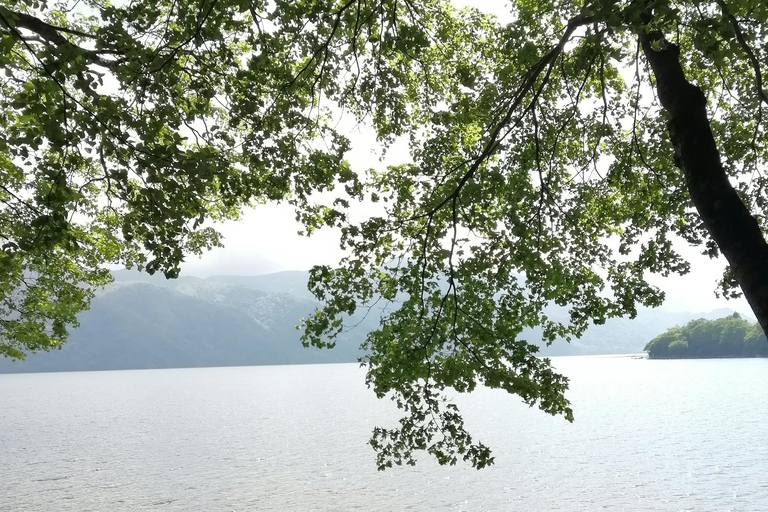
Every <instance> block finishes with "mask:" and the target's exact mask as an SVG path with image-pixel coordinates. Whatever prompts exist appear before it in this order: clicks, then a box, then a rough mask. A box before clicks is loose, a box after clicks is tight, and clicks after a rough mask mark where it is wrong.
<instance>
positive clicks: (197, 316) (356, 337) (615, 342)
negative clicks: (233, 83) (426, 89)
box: [0, 270, 733, 373]
mask: <svg viewBox="0 0 768 512" xmlns="http://www.w3.org/2000/svg"><path fill="white" fill-rule="evenodd" d="M113 275H114V277H115V280H114V282H113V283H112V284H110V285H109V286H107V287H106V288H105V289H103V290H99V292H98V293H97V295H96V297H95V298H94V300H93V303H92V305H91V309H90V310H89V311H86V312H83V313H82V314H81V315H80V316H79V321H80V327H79V328H77V329H74V330H73V331H72V333H71V335H70V340H69V342H68V343H67V344H65V345H64V347H62V348H61V349H60V350H54V351H51V352H43V353H37V354H30V355H28V356H27V359H26V360H24V361H10V360H8V359H0V373H17V372H41V371H81V370H117V369H145V368H183V367H192V366H194V367H200V366H203V367H205V366H247V365H264V364H303V363H339V362H354V361H357V360H358V358H359V357H360V356H361V355H362V352H361V350H360V348H359V346H360V344H361V343H362V342H363V341H364V339H365V335H366V334H367V333H368V332H370V331H371V330H373V329H375V328H376V327H377V326H378V322H379V317H378V315H375V314H374V315H365V314H364V312H361V313H359V314H357V315H355V316H353V317H352V318H350V319H349V325H350V326H351V325H355V324H358V323H359V324H360V325H358V327H357V328H355V329H351V330H350V331H349V332H347V333H345V334H343V335H341V336H340V338H339V340H338V342H337V345H336V348H334V349H332V350H328V349H323V350H320V349H316V348H314V347H308V348H305V347H303V346H302V345H301V343H300V340H299V337H300V333H299V331H297V330H296V326H297V325H298V324H299V323H300V321H301V318H302V317H306V316H307V315H310V314H312V312H313V311H314V309H315V308H316V307H318V306H319V304H318V303H317V302H316V301H315V300H313V297H312V295H311V293H310V292H309V291H308V290H307V289H306V283H307V278H308V273H307V272H304V271H286V272H277V273H272V274H264V275H260V276H226V275H221V276H210V277H206V278H199V277H194V276H183V277H180V278H178V279H175V280H166V279H165V278H163V277H162V276H157V275H155V276H149V275H147V274H141V273H139V272H135V271H127V270H122V271H116V272H114V273H113ZM732 312H733V311H732V310H728V309H724V310H715V311H713V312H708V313H689V312H673V311H665V310H663V309H656V310H650V309H642V310H640V311H639V313H638V318H636V319H634V320H629V319H611V320H608V321H607V322H606V323H605V324H604V325H602V326H593V327H592V328H590V329H589V330H588V331H587V333H585V335H584V336H583V337H582V338H581V339H579V340H574V341H573V342H571V343H567V342H565V341H564V340H557V341H555V342H554V343H553V344H552V345H550V346H541V348H540V355H542V356H546V357H549V356H555V355H582V354H584V355H587V354H617V353H639V352H641V351H642V348H643V347H644V346H645V344H646V343H647V342H648V341H649V340H650V339H652V338H653V337H655V336H656V335H658V334H660V333H661V332H663V331H664V330H666V329H668V328H669V327H672V326H673V325H678V324H680V323H685V322H687V321H690V320H692V319H695V318H708V319H711V318H717V317H718V316H725V315H727V314H731V313H732ZM523 337H524V338H527V339H529V340H530V341H532V342H535V341H536V340H537V339H540V333H538V332H537V330H536V329H532V330H527V331H526V332H525V333H524V336H523Z"/></svg>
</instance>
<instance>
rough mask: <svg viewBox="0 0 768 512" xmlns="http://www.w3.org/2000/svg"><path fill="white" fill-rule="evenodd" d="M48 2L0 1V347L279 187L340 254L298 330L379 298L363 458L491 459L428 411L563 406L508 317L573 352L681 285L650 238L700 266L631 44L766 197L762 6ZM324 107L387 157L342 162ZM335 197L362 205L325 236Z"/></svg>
mask: <svg viewBox="0 0 768 512" xmlns="http://www.w3.org/2000/svg"><path fill="white" fill-rule="evenodd" d="M73 5H74V2H72V4H67V3H53V2H46V1H45V0H22V1H21V2H19V1H18V0H10V1H9V0H0V66H2V67H3V69H4V70H5V72H6V78H5V79H4V81H3V82H2V85H1V87H2V91H1V93H2V94H0V102H1V104H0V112H2V114H0V127H1V128H0V136H1V137H0V147H1V149H2V155H3V156H2V158H3V159H2V160H1V161H0V172H2V173H3V176H2V180H1V181H2V184H3V189H2V190H0V202H2V208H1V209H0V236H3V237H4V238H5V240H6V242H5V245H4V249H3V256H2V258H3V259H2V260H1V261H0V265H3V269H4V271H3V272H0V276H2V277H0V286H2V289H3V297H4V298H5V302H4V306H3V307H4V310H3V311H2V315H3V316H2V319H3V321H2V332H0V336H1V338H0V350H2V351H3V352H4V353H6V354H10V355H12V356H19V355H20V349H22V348H28V349H32V350H34V349H40V348H47V347H50V346H55V345H57V344H58V343H60V342H61V341H62V340H63V339H64V336H65V329H64V325H65V324H66V323H69V322H72V321H73V319H74V313H75V312H76V311H77V310H79V309H81V308H82V307H84V306H85V305H86V303H87V300H88V292H87V289H84V288H81V287H80V286H79V283H89V284H99V283H100V282H103V280H104V278H105V277H104V273H103V268H104V264H105V263H117V262H121V263H125V264H128V265H139V266H146V268H147V269H148V270H149V271H155V270H161V271H163V272H165V273H166V274H167V275H168V276H174V275H176V274H177V273H178V264H179V262H180V261H181V260H182V258H183V254H184V253H185V252H187V251H191V252H196V251H200V250H203V249H205V248H207V247H210V246H213V245H216V244H218V243H219V238H218V236H217V234H216V233H215V231H213V230H212V229H211V228H210V227H209V225H208V224H207V223H206V221H207V220H209V219H222V218H231V217H236V216H237V213H238V211H239V208H240V207H242V206H243V205H247V204H252V203H254V202H257V201H260V200H283V199H285V200H290V201H292V202H293V203H294V204H295V205H296V206H297V217H298V218H299V219H300V220H301V221H302V222H304V224H305V225H306V230H307V232H309V233H311V232H312V231H313V230H315V229H318V228H320V227H322V226H337V227H339V228H340V229H341V232H342V238H341V244H342V246H343V247H344V248H346V249H348V251H349V256H348V257H346V258H345V259H344V260H343V261H342V262H341V265H340V267H338V268H330V267H318V268H315V269H314V270H313V273H312V278H311V284H310V288H311V290H312V291H313V292H314V293H315V295H316V296H317V297H318V299H321V300H322V301H324V303H325V307H324V308H323V309H321V310H319V311H317V312H316V314H315V315H313V316H311V317H309V318H308V319H306V321H305V322H304V342H305V343H306V344H311V345H315V346H320V347H322V346H332V345H333V343H334V339H335V337H336V336H338V335H339V333H341V332H342V331H343V329H344V325H343V324H344V318H345V317H346V315H349V314H352V313H354V312H355V311H358V310H360V309H361V308H365V307H372V305H373V304H374V303H379V304H384V303H389V304H390V311H391V313H389V314H388V315H386V316H385V317H384V319H383V320H382V323H381V328H380V329H379V330H378V331H376V332H373V333H371V334H370V335H369V336H368V338H367V341H366V343H365V348H366V349H367V350H368V352H369V354H370V355H368V356H366V357H365V358H364V360H363V363H364V364H365V365H366V366H367V368H368V384H369V385H370V386H371V387H372V388H373V390H374V391H375V392H376V394H377V395H378V396H380V397H385V396H389V397H391V398H392V399H393V400H394V402H395V403H396V404H397V406H398V407H400V408H401V409H402V410H403V413H404V416H403V419H402V420H401V422H400V425H399V426H395V427H394V428H377V429H376V430H375V431H374V437H373V440H372V445H373V446H374V448H376V449H377V450H378V454H379V458H378V464H379V467H380V468H384V467H388V466H391V465H392V464H400V463H409V464H412V463H414V461H415V459H414V450H420V449H421V450H426V451H428V452H429V453H431V454H432V455H434V456H435V457H436V458H437V459H438V460H439V461H440V462H441V463H454V462H456V461H457V460H460V459H464V460H467V461H469V462H471V463H472V464H473V465H474V466H476V467H483V466H485V465H487V464H489V463H491V462H492V461H493V458H492V457H491V455H490V451H489V449H488V448H487V447H486V446H485V445H483V444H482V443H480V442H477V441H476V440H474V439H473V438H472V437H471V435H470V434H469V432H467V431H466V429H465V428H464V424H463V421H462V418H461V416H460V414H459V413H458V411H457V410H456V408H455V406H454V405H453V404H451V403H450V402H449V401H447V397H448V396H450V394H451V393H453V392H470V391H472V390H473V389H475V387H476V386H477V385H478V384H482V385H484V386H488V387H491V388H499V389H503V390H505V391H508V392H510V393H514V394H517V395H519V396H520V397H521V398H522V399H523V400H524V401H525V402H526V403H528V404H530V405H531V406H533V405H538V407H540V408H541V409H542V410H544V411H545V412H548V413H551V414H562V415H564V416H565V417H566V418H567V419H569V420H570V419H572V411H571V408H570V405H569V403H568V401H567V400H566V398H565V397H564V391H565V390H566V387H567V379H566V378H565V377H563V376H562V375H559V374H558V373H556V372H555V371H554V370H553V368H552V366H551V364H550V362H549V361H548V360H547V359H540V358H537V357H536V347H535V346H534V345H533V344H531V343H529V342H528V341H527V340H525V339H522V337H521V333H522V332H523V330H524V329H525V328H528V327H533V326H539V327H541V329H542V336H543V339H544V341H551V340H553V339H555V338H556V337H577V336H579V335H580V334H581V333H583V332H584V330H585V329H586V328H587V327H588V326H589V325H590V324H591V323H598V324H599V323H603V322H605V320H606V319H608V318H612V317H618V316H630V317H632V316H634V315H635V314H636V312H637V308H638V305H646V306H655V305H658V304H660V303H661V302H662V300H663V293H662V292H661V291H660V290H658V289H657V288H655V287H653V286H651V285H650V284H649V283H648V281H647V280H646V278H647V276H648V274H649V273H657V274H662V275H667V274H669V273H684V272H686V271H687V270H688V264H687V263H686V262H685V261H684V260H683V259H682V258H681V257H680V255H679V254H678V253H677V251H676V249H675V246H674V245H673V241H674V240H676V239H677V238H683V239H684V240H686V241H688V242H689V243H691V244H694V245H700V246H702V247H703V250H704V251H705V252H707V253H709V254H711V255H716V254H717V252H718V248H717V245H716V244H715V243H714V242H713V241H712V239H711V238H710V237H709V235H708V234H707V231H706V229H705V227H704V225H703V223H702V221H701V219H700V218H699V216H698V215H697V213H696V211H695V209H694V208H693V205H692V203H691V199H690V196H689V194H688V190H687V188H686V183H685V178H684V176H683V173H682V172H681V171H680V169H679V168H678V167H677V165H676V164H677V163H679V162H676V157H675V154H674V151H673V148H672V145H671V144H670V142H669V140H668V138H667V136H666V133H665V131H666V120H667V115H666V113H665V112H664V109H663V108H662V107H661V105H660V103H659V99H658V98H657V96H656V93H655V90H654V89H653V88H652V87H650V85H653V84H654V83H655V82H654V80H655V79H656V78H658V77H654V76H652V73H651V71H650V69H649V67H648V65H647V62H646V60H645V59H644V58H643V52H642V51H641V45H640V43H639V39H642V38H644V37H645V38H646V39H647V38H648V36H647V34H649V33H653V34H656V35H657V36H655V37H654V39H653V42H652V43H653V47H654V50H653V51H663V50H669V49H670V48H674V49H675V51H676V52H679V59H680V63H681V64H682V66H683V69H684V71H685V72H686V74H687V76H688V78H689V79H690V80H691V81H692V82H693V83H695V84H696V85H697V86H698V87H699V88H700V89H701V91H702V93H703V95H704V96H705V98H706V100H707V101H708V104H709V111H710V112H712V113H713V117H712V123H711V127H712V131H713V133H714V136H715V141H716V142H717V144H718V147H719V148H720V150H721V154H722V159H723V162H724V165H725V167H726V171H727V172H728V173H729V176H730V180H731V182H732V183H734V184H735V185H736V186H737V187H738V190H739V193H740V194H741V197H742V199H743V201H744V202H745V203H746V204H747V205H748V206H749V207H751V208H753V209H754V210H756V211H764V210H765V207H766V205H768V201H767V199H768V196H767V195H766V187H765V185H766V178H765V177H764V176H763V175H762V173H761V170H762V169H763V168H764V164H765V159H766V151H767V149H766V144H765V140H766V128H765V123H764V122H763V115H764V110H765V106H766V105H768V99H766V93H765V91H764V85H763V82H762V74H761V66H764V64H765V62H766V61H767V60H768V44H766V42H768V34H767V33H766V32H767V31H768V28H766V27H767V25H766V22H768V5H766V3H765V2H764V1H763V0H728V1H727V2H726V0H713V1H698V0H697V1H695V2H694V1H692V0H678V1H672V2H666V1H665V2H662V1H654V0H627V1H617V0H594V1H578V2H572V1H565V0H535V1H532V0H515V1H513V2H511V5H510V6H509V7H508V9H509V12H510V19H511V22H510V23H507V24H505V23H501V22H499V21H498V20H497V19H495V18H494V17H492V16H489V15H486V14H483V13H481V12H479V11H477V10H475V9H465V10H457V9H456V8H454V7H453V6H452V5H451V4H450V3H449V2H447V1H444V0H401V1H396V0H343V1H339V0H295V1H285V0H274V1H266V0H262V1H260V0H252V1H248V0H198V1H196V2H191V1H189V0H173V1H170V0H158V1H154V2H128V3H126V4H115V5H112V4H108V3H102V2H101V1H98V0H82V1H80V2H78V3H77V8H72V7H73ZM42 20H45V21H44V22H43V21H42ZM663 36H666V37H667V38H668V39H664V37H663ZM340 112H344V114H345V115H347V116H352V118H353V119H354V120H355V121H359V122H364V123H368V124H369V125H370V126H372V128H373V129H374V130H375V132H376V134H377V136H378V138H379V140H380V141H381V143H382V148H384V149H386V148H388V147H390V145H391V144H392V143H394V142H395V141H397V140H406V141H407V142H408V143H409V145H410V151H411V157H412V161H411V162H410V163H407V164H403V165H398V166H391V167H388V168H387V169H385V170H378V171H370V172H368V173H367V174H366V173H364V172H363V170H362V169H354V170H353V169H350V168H349V166H348V164H346V163H345V161H344V160H343V157H344V153H345V151H346V150H347V149H348V141H347V139H346V138H345V137H344V136H343V134H340V133H338V130H337V129H336V128H335V127H336V121H337V118H338V114H339V113H340ZM318 191H321V192H322V191H328V192H329V194H327V195H326V197H328V196H329V195H330V197H331V199H329V200H328V201H322V202H320V199H310V197H309V194H310V193H312V192H318ZM331 192H332V193H331ZM315 197H317V196H315ZM361 200H362V201H366V202H373V203H377V204H378V205H379V206H380V212H381V213H380V214H377V215H373V216H371V217H370V218H368V219H365V220H363V221H362V222H358V223H352V222H350V220H349V219H350V216H349V214H348V210H347V209H348V207H349V206H350V205H351V204H353V203H354V202H355V201H361ZM315 201H318V202H315ZM756 219H757V222H758V223H759V224H760V226H761V227H762V228H763V229H764V228H765V227H766V226H765V222H766V217H764V216H762V215H760V216H757V217H756ZM30 280H32V284H31V285H30V286H29V287H25V283H28V282H29V281H30ZM734 284H735V283H734V279H733V276H732V274H726V276H724V279H723V281H722V285H723V292H725V293H729V294H730V293H732V292H733V286H734ZM76 292H77V293H76ZM67 293H69V294H70V295H69V296H68V295H67ZM77 294H79V295H77ZM553 304H554V305H558V306H563V307H566V308H567V309H568V312H569V314H568V318H567V319H566V320H565V321H559V320H553V319H551V318H549V317H548V316H547V314H546V308H547V307H548V306H550V305H553ZM674 341H675V342H676V341H678V340H674ZM670 345H674V347H675V349H678V350H683V349H684V347H682V341H681V343H673V342H672V341H670Z"/></svg>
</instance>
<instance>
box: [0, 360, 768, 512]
mask: <svg viewBox="0 0 768 512" xmlns="http://www.w3.org/2000/svg"><path fill="white" fill-rule="evenodd" d="M553 361H554V362H555V365H556V366H557V367H558V368H559V369H560V370H561V371H563V372H564V373H566V374H567V375H569V376H570V377H571V380H572V382H571V391H570V394H569V397H570V399H571V401H572V403H573V407H574V411H575V415H576V421H575V422H574V423H573V424H569V423H567V422H566V421H565V420H563V419H562V418H553V417H550V416H547V415H545V414H543V413H541V412H540V411H538V410H537V409H529V408H527V407H525V406H524V405H522V404H520V402H519V400H517V399H515V398H514V397H509V396H507V395H505V394H503V393H499V392H493V391H489V390H481V391H479V392H476V393H473V394H472V395H470V396H467V397H458V398H457V402H458V403H459V404H460V406H461V407H462V410H463V411H464V412H465V416H466V419H467V423H468V425H469V427H470V428H471V429H472V431H473V432H474V433H475V435H476V438H478V439H480V440H482V441H483V442H485V443H486V444H489V445H490V446H491V447H492V448H493V449H494V455H495V456H496V464H495V465H494V466H493V467H491V468H488V469H485V470H482V471H476V470H473V469H471V468H470V467H468V466H466V465H459V466H456V467H448V468H444V467H439V466H437V465H436V464H435V463H433V462H432V461H431V460H429V459H428V458H426V457H422V460H421V461H420V462H419V464H418V465H417V466H416V467H415V468H412V467H406V468H395V469H393V470H388V471H386V472H378V471H376V469H375V464H374V454H373V452H372V450H371V449H370V448H369V447H368V445H367V444H366V443H367V441H368V436H369V434H370V431H371V429H372V428H373V426H374V425H376V424H383V425H387V424H388V425H392V424H393V422H394V421H396V419H397V417H398V416H397V411H395V410H393V405H392V404H391V403H390V402H388V401H381V402H380V401H377V400H376V399H375V398H374V397H373V396H372V393H371V392H370V391H368V390H367V389H366V388H365V386H364V385H363V371H362V370H361V369H360V368H358V367H357V366H356V365H327V366H283V367H248V368H210V369H183V370H148V371H146V370H145V371H121V372H92V373H59V374H28V375H0V483H2V486H1V487H0V510H2V511H3V512H5V511H9V512H10V511H14V512H15V511H23V512H36V511H45V512H49V511H77V512H86V511H99V512H102V511H110V512H112V511H143V510H152V511H154V510H159V511H181V510H183V511H201V512H202V511H206V512H208V511H227V512H229V511H265V510H275V511H314V510H317V511H320V510H322V511H352V510H359V511H373V510H381V511H399V510H411V511H439V510H467V511H480V510H483V511H490V510H497V511H508V510H520V511H534V510H540V511H550V510H567V511H579V510H589V511H592V510H600V509H605V510H629V511H651V510H665V511H666V510H670V511H671V510H675V511H678V510H702V511H703V510H707V511H709V510H711V511H724V510H743V511H759V510H768V473H767V471H768V434H767V432H768V360H766V359H742V360H734V359H731V360H727V359H720V360H681V361H649V360H639V359H632V358H629V357H570V358H554V359H553Z"/></svg>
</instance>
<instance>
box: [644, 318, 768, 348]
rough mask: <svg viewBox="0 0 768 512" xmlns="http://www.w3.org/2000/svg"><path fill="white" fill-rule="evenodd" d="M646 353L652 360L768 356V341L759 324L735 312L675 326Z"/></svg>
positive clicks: (653, 342) (662, 335)
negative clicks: (713, 318)
mask: <svg viewBox="0 0 768 512" xmlns="http://www.w3.org/2000/svg"><path fill="white" fill-rule="evenodd" d="M645 351H646V352H648V356H649V357H650V358H651V359H678V358H709V357H767V356H768V341H766V338H765V334H764V333H763V331H762V329H761V328H760V326H759V325H757V324H756V323H753V322H749V321H747V320H745V319H743V318H741V316H739V314H738V313H734V314H733V315H730V316H726V317H723V318H718V319H716V320H706V319H704V318H699V319H697V320H692V321H690V322H688V323H687V324H685V325H684V326H682V327H678V326H675V327H672V328H670V329H668V330H667V331H666V332H664V333H663V334H661V335H659V336H657V337H655V338H654V339H652V340H651V341H650V342H649V343H648V344H647V345H646V346H645Z"/></svg>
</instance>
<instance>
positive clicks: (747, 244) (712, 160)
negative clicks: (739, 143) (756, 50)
mask: <svg viewBox="0 0 768 512" xmlns="http://www.w3.org/2000/svg"><path fill="white" fill-rule="evenodd" d="M639 37H640V43H641V44H642V47H643V53H644V54H645V57H646V58H647V59H648V62H649V63H650V65H651V69H652V70H653V74H654V76H655V78H656V88H657V91H658V95H659V100H660V101H661V105H662V106H663V107H664V109H665V110H666V111H667V113H668V114H669V117H670V120H669V124H668V129H669V136H670V139H671V141H672V145H673V146H674V149H675V156H676V161H677V163H678V165H679V166H680V168H681V169H682V171H683V174H684V176H685V181H686V185H687V187H688V192H689V193H690V196H691V199H692V201H693V204H694V206H696V209H697V210H698V212H699V215H701V218H702V220H703V221H704V225H705V226H706V228H707V230H708V231H709V233H710V235H711V236H712V238H713V239H714V240H715V242H716V243H717V245H718V247H719V248H720V251H721V252H722V253H723V255H724V256H725V258H726V259H727V260H728V263H729V264H730V266H731V270H732V271H733V274H734V276H735V277H736V280H737V281H738V283H739V285H741V290H742V291H743V292H744V296H745V297H746V299H747V301H748V302H749V305H750V306H751V307H752V311H753V312H754V313H755V316H756V317H757V321H758V322H759V323H760V327H762V328H763V331H765V332H768V244H766V242H765V238H764V237H763V233H762V232H761V231H760V227H759V225H758V223H757V220H755V218H754V217H753V216H752V215H751V214H750V213H749V210H747V208H746V206H745V205H744V203H743V202H742V201H741V199H740V198H739V196H738V195H737V194H736V190H734V188H733V186H731V184H730V182H729V181H728V176H727V175H726V173H725V170H724V169H723V165H722V162H721V161H720V153H719V152H718V150H717V146H716V145H715V139H714V136H713V135H712V130H711V128H710V125H709V119H708V117H707V109H706V107H707V102H706V98H705V97H704V94H703V93H702V92H701V89H699V88H698V87H696V86H695V85H693V84H691V83H690V82H689V81H688V80H687V79H686V77H685V73H684V72H683V68H682V66H681V65H680V59H679V49H678V47H677V46H675V45H674V44H671V43H669V42H667V41H666V40H665V39H664V37H663V35H662V34H660V33H658V32H651V33H645V32H643V33H641V34H640V35H639ZM653 41H657V42H658V43H657V44H659V43H661V49H660V50H654V49H653V45H652V42H653Z"/></svg>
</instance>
